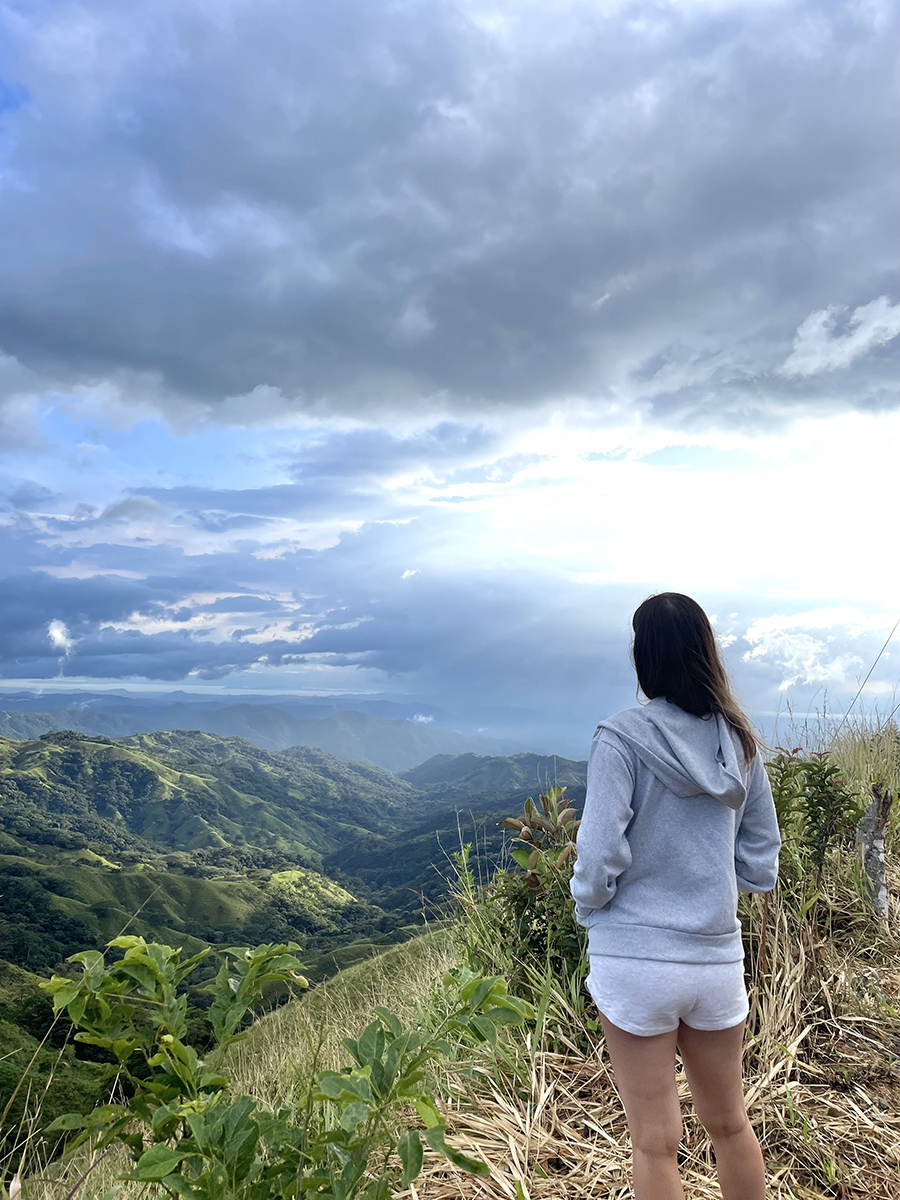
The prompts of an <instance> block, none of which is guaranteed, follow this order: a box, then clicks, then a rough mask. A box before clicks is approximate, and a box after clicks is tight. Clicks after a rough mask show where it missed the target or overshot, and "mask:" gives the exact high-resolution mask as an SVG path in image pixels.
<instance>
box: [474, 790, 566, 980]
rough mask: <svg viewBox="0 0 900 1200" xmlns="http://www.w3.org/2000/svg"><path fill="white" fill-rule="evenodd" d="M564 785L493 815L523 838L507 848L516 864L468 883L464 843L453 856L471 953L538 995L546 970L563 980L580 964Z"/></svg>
mask: <svg viewBox="0 0 900 1200" xmlns="http://www.w3.org/2000/svg"><path fill="white" fill-rule="evenodd" d="M565 791H566V789H565V788H564V787H560V786H555V787H552V788H549V789H548V790H547V792H546V793H545V794H544V795H542V796H541V797H540V799H539V806H538V804H535V802H534V800H533V799H531V797H529V798H528V799H527V800H526V802H525V808H524V812H523V813H522V815H521V816H520V817H507V818H505V819H504V820H503V821H501V822H500V825H501V826H502V827H503V828H505V829H511V830H513V831H514V832H515V833H516V840H517V841H519V842H521V843H523V845H521V846H520V847H518V848H516V849H514V850H513V851H512V858H513V860H514V862H515V863H516V864H517V866H518V867H520V868H521V870H519V871H510V870H501V871H498V872H497V873H496V874H495V876H494V879H493V881H492V882H491V883H490V884H489V885H488V887H487V888H485V889H479V888H477V887H476V886H475V881H474V878H473V876H472V873H471V868H470V865H469V852H468V849H466V850H464V851H463V853H462V854H461V855H460V856H459V858H458V899H459V901H460V903H461V905H462V907H463V910H464V913H465V915H466V918H467V920H466V925H465V927H466V931H467V951H468V954H469V957H470V961H471V962H472V963H473V964H475V965H478V966H481V967H483V968H485V969H501V970H505V971H506V972H507V974H508V975H509V978H510V979H511V981H512V983H513V986H514V988H515V990H516V992H517V993H518V994H520V995H523V996H526V997H527V998H528V999H529V1000H530V1001H533V1002H535V1003H537V1002H538V1001H539V995H538V991H539V990H540V987H541V984H540V983H539V982H538V983H537V984H536V982H535V981H536V980H538V981H539V980H540V979H543V978H544V977H545V976H547V975H549V976H553V977H555V978H556V979H558V980H559V981H561V985H562V986H563V987H567V985H568V981H570V980H576V981H577V982H580V980H581V979H582V978H583V977H584V972H585V941H584V937H585V935H584V931H583V930H582V929H581V927H580V926H579V925H578V923H577V922H576V920H575V905H574V902H573V900H572V897H571V895H570V893H569V881H570V879H571V875H572V867H573V865H574V862H575V839H576V835H577V832H578V826H579V824H580V821H579V820H578V817H577V812H576V810H575V809H574V808H572V807H571V806H569V805H567V804H566V802H565V798H564V796H565Z"/></svg>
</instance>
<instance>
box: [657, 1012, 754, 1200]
mask: <svg viewBox="0 0 900 1200" xmlns="http://www.w3.org/2000/svg"><path fill="white" fill-rule="evenodd" d="M677 1036H678V1049H679V1050H680V1051H681V1059H682V1062H683V1063H684V1070H685V1074H686V1075H687V1078H688V1083H689V1084H690V1085H691V1096H692V1098H693V1101H694V1108H695V1109H696V1112H697V1116H698V1117H699V1118H700V1120H701V1121H702V1122H703V1125H704V1127H705V1128H706V1131H707V1133H708V1134H709V1136H710V1138H711V1139H712V1144H713V1146H714V1148H715V1151H716V1168H717V1170H718V1173H719V1186H720V1187H721V1189H722V1197H723V1200H765V1195H766V1171H765V1166H764V1164H763V1156H762V1151H761V1150H760V1148H759V1142H758V1141H757V1140H756V1134H755V1133H754V1132H753V1129H752V1127H751V1125H750V1122H749V1120H748V1118H747V1110H746V1108H745V1106H744V1081H743V1077H742V1071H741V1048H742V1046H743V1040H744V1023H743V1022H741V1024H740V1025H734V1026H732V1028H731V1029H715V1030H709V1029H691V1027H690V1026H689V1025H685V1023H684V1022H683V1021H682V1022H681V1024H680V1025H679V1027H678V1035H677Z"/></svg>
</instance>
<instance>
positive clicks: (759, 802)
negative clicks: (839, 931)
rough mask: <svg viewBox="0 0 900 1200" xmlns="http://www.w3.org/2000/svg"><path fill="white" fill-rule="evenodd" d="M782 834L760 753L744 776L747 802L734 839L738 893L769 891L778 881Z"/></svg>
mask: <svg viewBox="0 0 900 1200" xmlns="http://www.w3.org/2000/svg"><path fill="white" fill-rule="evenodd" d="M780 849H781V834H780V833H779V830H778V817H777V816H776V814H775V801H774V800H773V799H772V786H771V784H770V783H769V777H768V775H767V774H766V768H765V764H764V763H763V760H762V755H761V754H759V753H757V755H756V758H754V760H753V762H752V763H751V764H750V770H749V772H748V775H747V801H746V804H745V805H744V811H743V814H742V816H741V823H740V825H739V826H738V830H737V834H736V835H735V839H734V873H735V875H736V876H737V885H738V891H740V892H770V891H771V890H772V888H773V887H774V886H775V884H776V883H777V882H778V852H779V851H780Z"/></svg>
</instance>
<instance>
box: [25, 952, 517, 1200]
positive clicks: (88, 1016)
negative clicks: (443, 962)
mask: <svg viewBox="0 0 900 1200" xmlns="http://www.w3.org/2000/svg"><path fill="white" fill-rule="evenodd" d="M110 946H111V947H112V948H115V949H120V950H124V951H125V953H124V955H123V957H122V958H121V959H120V960H119V961H118V962H115V963H112V964H110V965H107V963H106V961H105V959H104V956H103V955H102V954H100V953H99V952H98V951H92V950H89V951H85V952H84V953H81V954H77V955H74V956H73V958H72V961H74V962H76V963H78V964H80V966H81V972H82V973H81V977H80V978H79V979H70V978H63V977H59V976H56V977H54V978H53V979H52V980H50V981H49V982H47V983H46V984H45V985H43V986H45V987H46V988H47V990H48V991H49V992H50V993H51V994H52V995H53V1000H54V1006H55V1008H56V1009H57V1011H59V1010H62V1009H66V1010H67V1011H68V1014H69V1016H70V1018H71V1019H72V1021H73V1023H74V1024H75V1025H76V1026H78V1027H79V1029H80V1032H79V1033H78V1034H76V1037H77V1039H79V1040H80V1041H82V1042H88V1043H90V1044H92V1045H96V1046H100V1047H103V1048H105V1049H107V1050H109V1051H110V1052H111V1053H112V1054H113V1055H114V1057H115V1059H116V1062H117V1068H116V1069H117V1070H118V1072H119V1074H120V1077H121V1078H122V1079H123V1080H124V1081H125V1082H126V1084H127V1092H128V1094H127V1095H125V1096H122V1097H121V1098H120V1099H119V1100H118V1102H116V1103H110V1104H105V1105H101V1106H100V1107H98V1108H96V1109H94V1111H93V1112H91V1113H89V1114H88V1115H87V1116H82V1115H79V1114H69V1115H67V1116H65V1117H62V1118H60V1119H59V1120H58V1121H57V1122H56V1123H55V1128H57V1129H62V1130H71V1131H78V1132H77V1133H76V1135H75V1137H74V1141H73V1143H72V1147H71V1148H72V1149H73V1150H74V1149H76V1148H77V1146H78V1145H79V1144H81V1143H82V1142H83V1141H85V1140H86V1139H91V1140H92V1142H93V1146H94V1149H95V1151H99V1152H103V1151H104V1150H105V1148H107V1147H109V1146H111V1145H113V1144H114V1143H119V1144H122V1145H124V1146H125V1147H127V1148H128V1150H129V1152H130V1156H131V1159H132V1162H133V1170H132V1172H131V1174H130V1175H129V1178H130V1179H134V1180H138V1181H143V1182H146V1183H148V1184H154V1185H156V1186H158V1187H159V1188H160V1189H161V1190H162V1191H163V1192H164V1193H165V1194H166V1195H169V1196H186V1197H194V1198H196V1200H276V1198H283V1197H299V1196H301V1195H309V1196H319V1197H323V1198H324V1200H386V1198H387V1197H389V1196H390V1195H391V1194H392V1188H393V1185H394V1183H395V1181H396V1180H397V1178H398V1177H399V1183H400V1186H402V1187H405V1186H407V1185H408V1184H409V1183H410V1182H411V1181H412V1180H413V1179H414V1178H415V1177H416V1176H417V1175H418V1173H419V1171H420V1169H421V1166H422V1155H423V1147H422V1140H421V1137H420V1134H419V1132H418V1130H417V1129H412V1128H401V1124H402V1123H401V1115H402V1114H403V1113H404V1112H405V1111H407V1110H408V1111H410V1112H411V1111H412V1110H415V1112H416V1113H417V1114H418V1118H419V1119H420V1120H421V1122H422V1123H423V1124H424V1126H425V1129H424V1139H425V1141H426V1142H427V1143H428V1145H429V1146H430V1147H431V1148H432V1149H433V1150H435V1151H438V1152H439V1153H442V1154H444V1155H445V1156H446V1157H447V1158H448V1159H449V1160H450V1161H451V1162H453V1163H454V1164H456V1165H458V1166H461V1167H463V1168H465V1169H466V1170H469V1171H472V1172H475V1173H477V1174H486V1173H487V1168H486V1167H485V1166H484V1164H482V1163H479V1162H476V1161H474V1160H472V1159H469V1158H466V1157H465V1156H464V1155H461V1154H459V1153H458V1152H457V1151H455V1150H453V1149H452V1148H451V1147H450V1146H448V1145H447V1144H446V1141H445V1134H446V1127H445V1124H444V1122H443V1120H442V1118H441V1116H440V1115H439V1112H438V1109H437V1106H436V1104H435V1101H434V1099H433V1098H432V1096H431V1095H430V1093H429V1091H428V1088H427V1083H426V1070H427V1068H428V1065H429V1063H431V1062H433V1061H434V1060H436V1059H438V1058H440V1057H441V1056H443V1055H446V1054H450V1053H452V1052H453V1045H452V1043H453V1042H456V1043H457V1044H458V1043H460V1042H461V1043H464V1044H465V1043H467V1042H468V1043H482V1042H488V1043H491V1044H494V1043H496V1040H497V1035H498V1028H499V1027H501V1026H503V1025H507V1024H520V1023H521V1022H522V1021H523V1020H525V1019H526V1018H528V1017H530V1016H532V1015H533V1013H532V1010H531V1009H530V1007H529V1006H528V1005H527V1004H525V1003H523V1002H522V1001H521V1000H516V999H513V998H512V997H510V996H509V995H508V992H507V984H506V982H505V980H503V979H501V978H497V977H493V978H484V977H483V976H482V975H480V974H477V973H474V972H472V971H469V970H467V969H465V968H458V969H456V970H455V971H451V972H448V973H447V975H446V976H445V978H444V984H443V990H444V993H445V998H446V1015H445V1016H444V1017H443V1018H442V1019H440V1020H437V1021H435V1022H434V1023H433V1026H432V1027H429V1028H426V1029H422V1030H414V1029H405V1028H404V1027H403V1026H402V1024H401V1022H400V1021H399V1020H398V1019H397V1018H396V1017H395V1016H394V1015H393V1014H392V1013H390V1012H388V1011H387V1010H386V1009H382V1008H379V1009H376V1014H377V1016H376V1019H375V1020H374V1021H372V1022H371V1023H370V1024H369V1025H368V1027H367V1028H366V1029H365V1030H364V1031H363V1033H362V1034H361V1036H360V1037H359V1038H357V1039H350V1038H348V1039H346V1040H345V1043H344V1044H345V1046H346V1048H347V1050H348V1051H349V1053H350V1055H351V1057H352V1059H353V1061H352V1063H351V1064H350V1065H348V1066H346V1067H344V1068H343V1069H342V1070H340V1071H320V1072H318V1074H317V1075H316V1076H315V1078H313V1079H312V1080H311V1081H308V1082H307V1083H306V1084H305V1086H304V1087H303V1089H302V1091H301V1098H300V1103H299V1106H297V1107H294V1106H283V1107H281V1108H279V1109H277V1110H276V1111H269V1110H266V1109H264V1108H262V1107H261V1106H260V1105H259V1104H258V1103H257V1101H256V1100H254V1099H253V1098H252V1097H250V1096H247V1095H240V1094H238V1095H233V1094H231V1092H230V1090H229V1084H228V1080H227V1078H226V1077H225V1076H224V1075H223V1074H222V1073H221V1071H220V1070H219V1067H218V1065H217V1064H219V1063H221V1060H222V1056H221V1053H220V1052H221V1051H222V1050H224V1049H225V1048H227V1047H228V1046H230V1045H232V1044H233V1043H234V1042H236V1041H239V1040H240V1039H241V1038H243V1037H244V1033H243V1032H242V1031H241V1025H242V1022H243V1021H244V1019H245V1017H246V1014H247V1013H248V1011H250V1010H251V1008H252V1007H253V1005H254V1004H256V1003H258V1001H259V999H260V997H261V995H262V989H263V986H264V985H265V984H266V983H271V982H275V981H277V982H280V983H284V984H288V983H292V984H294V985H296V986H300V987H305V986H306V981H305V979H303V977H302V976H301V975H300V974H299V969H300V963H299V962H298V961H297V959H296V958H295V957H294V953H293V951H294V950H295V949H297V947H295V946H293V945H290V944H289V945H281V946H258V947H256V949H253V950H250V949H232V950H228V951H226V952H225V961H223V963H222V967H221V969H220V970H219V972H218V974H217V975H216V977H215V980H214V982H212V983H211V984H210V985H209V987H208V991H209V992H210V994H211V995H212V1003H211V1005H210V1007H209V1010H208V1014H207V1016H208V1019H209V1022H210V1024H211V1026H212V1029H213V1033H214V1038H215V1046H216V1054H215V1056H214V1057H215V1059H216V1062H215V1063H214V1062H213V1060H212V1059H210V1060H208V1061H207V1060H204V1059H203V1058H201V1057H200V1056H199V1055H198V1054H197V1052H196V1050H195V1049H193V1048H192V1047H191V1046H189V1045H188V1044H187V1043H186V1041H185V1034H186V1013H187V998H186V996H185V995H184V992H183V985H184V982H185V980H186V979H187V977H188V976H189V975H190V974H191V973H192V972H193V971H194V970H195V969H196V967H197V966H198V965H199V963H200V962H201V961H202V960H203V959H204V958H206V957H207V955H208V954H209V951H204V952H203V953H202V954H198V955H195V956H194V957H192V958H188V959H186V960H183V959H182V957H181V952H180V951H179V950H173V949H171V948H170V947H168V946H162V945H157V944H154V943H150V944H148V943H146V942H145V941H144V940H143V939H142V938H137V937H122V938H117V939H115V941H113V942H111V943H110ZM395 1156H397V1157H399V1161H400V1164H401V1165H400V1166H399V1167H395V1166H394V1157H395Z"/></svg>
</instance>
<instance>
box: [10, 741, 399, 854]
mask: <svg viewBox="0 0 900 1200" xmlns="http://www.w3.org/2000/svg"><path fill="white" fill-rule="evenodd" d="M0 800H2V802H3V813H4V824H5V828H6V829H7V830H8V831H9V832H11V833H13V834H23V835H25V836H30V833H29V826H30V829H31V830H32V831H33V830H34V829H35V828H38V829H42V828H50V829H53V828H56V829H63V830H66V829H68V830H73V831H77V832H79V833H82V834H84V836H86V837H87V838H88V839H89V841H91V842H92V843H101V844H105V845H108V846H109V847H110V848H112V849H127V848H136V849H143V848H147V847H149V846H153V845H155V846H156V847H163V848H165V849H167V850H195V849H198V848H202V847H215V846H225V845H255V846H264V847H270V848H276V849H278V850H281V851H284V852H286V853H289V854H293V855H296V856H299V857H300V858H301V859H302V860H305V861H307V862H308V863H309V864H311V865H312V864H316V863H318V861H319V859H320V856H321V855H322V854H323V853H328V852H330V851H331V850H334V849H335V848H336V847H337V846H338V845H339V844H340V842H341V841H342V840H343V839H344V838H346V837H347V836H348V835H352V834H354V833H357V832H360V831H362V830H368V831H373V832H379V833H381V832H385V833H386V832H391V831H393V830H394V829H396V828H397V825H398V824H399V823H400V822H401V821H402V820H403V819H404V818H405V816H406V814H407V811H408V810H409V808H410V807H411V806H414V805H415V803H416V801H417V800H418V795H417V793H416V791H415V790H414V789H413V788H412V787H411V786H410V785H409V784H407V783H404V782H402V781H399V780H396V779H395V778H394V777H393V776H391V775H389V774H388V773H387V772H385V771H380V770H379V769H378V768H373V767H368V766H360V767H354V766H352V765H349V764H347V763H342V762H339V761H338V760H337V759H334V758H332V757H331V756H330V755H328V754H326V753H325V752H324V751H320V750H307V751H305V752H304V753H302V754H300V753H298V754H296V755H295V756H294V757H293V758H291V759H286V758H284V757H283V756H281V755H277V754H270V753H268V752H267V751H265V750H260V749H258V748H257V747H256V746H252V745H250V743H248V742H244V741H242V740H241V739H238V738H228V739H222V738H217V737H215V736H214V735H212V734H206V733H199V732H187V733H178V732H174V733H173V732H169V733H157V734H139V735H137V736H135V737H131V738H124V739H121V740H119V741H117V742H112V741H109V740H108V739H92V738H87V737H84V736H80V735H77V734H51V735H45V737H43V738H41V739H40V740H38V741H30V742H17V741H11V740H9V739H0ZM17 813H18V814H20V816H21V821H20V822H19V825H18V826H15V825H11V824H10V821H11V820H12V818H13V817H14V816H15V814H17ZM32 840H36V839H33V838H32Z"/></svg>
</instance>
